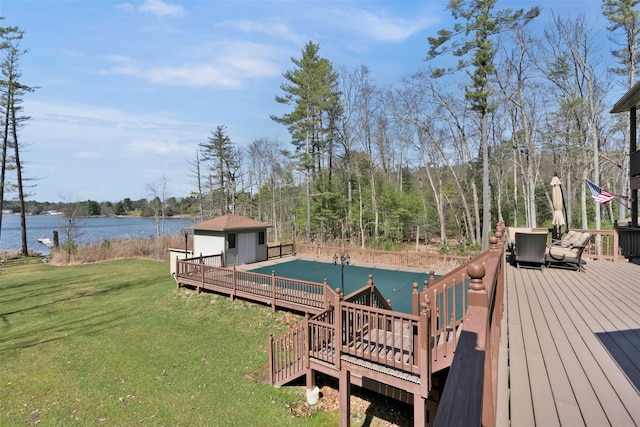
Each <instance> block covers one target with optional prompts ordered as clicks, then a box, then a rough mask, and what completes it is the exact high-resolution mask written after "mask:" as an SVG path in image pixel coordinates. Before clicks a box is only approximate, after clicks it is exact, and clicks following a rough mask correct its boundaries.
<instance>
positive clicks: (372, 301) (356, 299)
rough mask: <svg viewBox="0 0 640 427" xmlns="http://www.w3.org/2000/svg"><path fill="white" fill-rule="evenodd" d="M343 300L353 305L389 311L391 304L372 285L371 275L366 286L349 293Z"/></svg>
mask: <svg viewBox="0 0 640 427" xmlns="http://www.w3.org/2000/svg"><path fill="white" fill-rule="evenodd" d="M344 300H345V301H347V302H350V303H353V304H360V305H366V306H368V307H376V308H384V309H386V310H391V304H390V303H389V301H388V300H386V299H385V298H384V296H383V295H382V294H381V293H380V291H379V290H378V288H377V287H375V286H374V285H373V275H371V274H370V275H369V280H368V281H367V285H366V286H364V287H363V288H360V289H358V290H357V291H354V292H352V293H350V294H349V295H347V296H346V297H345V298H344Z"/></svg>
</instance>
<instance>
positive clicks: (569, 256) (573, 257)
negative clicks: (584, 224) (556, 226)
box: [545, 230, 593, 271]
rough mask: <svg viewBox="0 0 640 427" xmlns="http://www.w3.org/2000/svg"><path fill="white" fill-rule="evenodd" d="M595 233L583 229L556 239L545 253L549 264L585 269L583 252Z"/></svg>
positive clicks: (578, 269) (579, 269)
mask: <svg viewBox="0 0 640 427" xmlns="http://www.w3.org/2000/svg"><path fill="white" fill-rule="evenodd" d="M592 237H593V234H591V233H587V232H581V231H573V230H571V231H569V232H568V233H567V235H566V236H564V237H563V238H562V239H561V240H556V241H554V242H553V243H552V244H551V245H550V246H549V247H548V248H547V253H546V254H545V259H546V262H547V265H560V266H566V267H570V268H575V269H576V270H577V271H584V267H583V262H582V252H584V249H585V248H586V247H587V244H588V243H589V240H591V238H592Z"/></svg>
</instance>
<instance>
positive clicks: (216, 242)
mask: <svg viewBox="0 0 640 427" xmlns="http://www.w3.org/2000/svg"><path fill="white" fill-rule="evenodd" d="M260 232H262V233H264V236H265V238H264V243H262V244H260V243H259V241H260V239H259V233H260ZM231 234H234V235H235V248H229V235H231ZM266 235H267V230H266V228H265V229H264V230H245V231H243V230H232V231H209V230H195V233H194V236H193V249H194V253H195V256H199V255H200V254H202V255H217V254H219V253H221V252H224V265H225V266H227V267H231V266H233V265H240V264H250V263H253V262H259V261H266V260H267V257H268V252H267V240H266ZM247 245H251V247H250V248H248V247H247Z"/></svg>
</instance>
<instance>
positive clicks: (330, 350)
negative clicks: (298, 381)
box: [269, 286, 431, 390]
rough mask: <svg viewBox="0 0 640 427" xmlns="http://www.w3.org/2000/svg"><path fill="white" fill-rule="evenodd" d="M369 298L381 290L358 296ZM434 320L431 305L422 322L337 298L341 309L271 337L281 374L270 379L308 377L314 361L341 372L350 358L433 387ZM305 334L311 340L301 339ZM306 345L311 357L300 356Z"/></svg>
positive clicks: (281, 380)
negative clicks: (431, 338)
mask: <svg viewBox="0 0 640 427" xmlns="http://www.w3.org/2000/svg"><path fill="white" fill-rule="evenodd" d="M371 287H373V290H371ZM367 293H368V294H369V295H376V294H378V293H379V292H378V291H377V289H375V286H365V287H364V288H363V290H362V291H361V292H359V293H358V295H360V296H363V295H365V294H367ZM352 295H354V296H355V295H356V294H352ZM376 299H377V297H376V298H370V299H369V302H371V303H373V304H376V302H375V301H376ZM356 300H357V301H360V302H364V301H365V299H361V298H356ZM429 318H430V313H429V307H428V306H427V305H426V304H423V306H422V311H421V313H420V315H418V316H416V315H412V314H404V313H400V312H395V311H392V310H388V309H384V308H378V307H371V306H366V305H363V304H358V303H353V302H347V301H345V299H344V297H343V296H342V295H339V294H337V295H336V298H335V303H334V304H333V305H332V306H331V307H330V308H329V309H328V310H326V311H324V312H322V313H319V314H317V315H316V316H314V317H312V318H306V319H305V320H304V321H303V322H300V323H299V324H297V325H296V326H294V327H293V328H292V329H291V330H290V331H288V332H286V333H285V334H283V335H281V336H279V337H278V338H275V339H274V338H273V337H270V339H269V346H270V364H271V366H272V369H276V371H274V372H272V373H271V375H270V379H271V381H272V384H284V383H286V382H288V381H291V380H293V379H295V378H296V377H299V376H301V375H303V374H305V371H304V370H303V369H302V366H305V365H307V366H308V361H307V360H308V357H311V358H313V359H315V360H319V361H322V362H326V363H329V364H332V365H334V366H335V368H336V369H337V370H339V369H340V360H341V359H340V357H341V356H342V355H350V356H355V357H357V358H359V359H363V360H366V361H370V362H374V363H376V364H378V365H381V366H384V367H388V368H393V369H396V370H401V371H404V372H407V373H410V374H414V375H419V376H420V384H422V385H425V386H428V387H429V386H430V384H431V370H430V367H431V364H430V363H429V360H430V359H431V357H430V353H431V348H430V346H429V340H428V338H427V337H428V331H429ZM303 330H304V331H305V333H306V335H305V337H304V338H300V336H301V335H302V334H303V332H302V331H303ZM301 341H304V342H305V343H306V345H308V347H305V349H306V350H305V351H306V353H305V354H301V353H300V352H299V349H300V348H301V346H302V344H300V342H301ZM280 371H283V372H280ZM426 390H428V388H427V389H426Z"/></svg>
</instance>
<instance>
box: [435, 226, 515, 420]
mask: <svg viewBox="0 0 640 427" xmlns="http://www.w3.org/2000/svg"><path fill="white" fill-rule="evenodd" d="M503 230H504V227H503V225H502V224H499V225H498V228H497V231H496V233H495V235H494V236H492V237H491V238H490V248H489V249H488V250H487V251H485V252H483V253H482V254H481V255H480V256H478V257H476V258H474V259H473V260H472V261H470V262H469V264H468V266H467V275H468V276H469V278H470V280H469V281H470V284H469V291H468V307H467V310H466V312H465V314H464V318H463V322H462V330H461V334H460V337H459V339H458V341H457V347H456V351H455V355H454V358H453V363H452V364H451V368H450V370H449V375H448V377H447V381H446V384H445V388H444V391H443V393H442V397H441V399H440V404H439V406H438V412H437V414H436V418H435V422H434V425H436V426H448V425H495V420H496V418H495V416H496V415H495V414H496V402H497V375H498V368H497V365H498V352H499V347H500V328H501V321H502V313H503V304H504V301H503V300H504V264H505V251H504V238H503V234H502V233H503ZM461 408H464V410H461Z"/></svg>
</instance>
